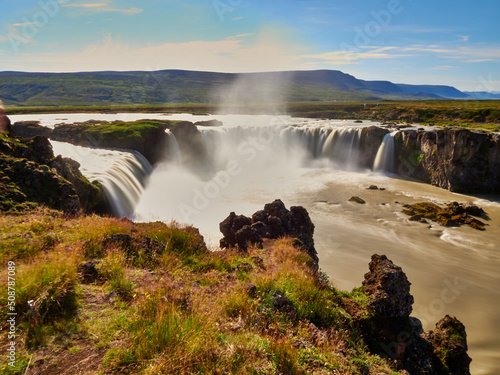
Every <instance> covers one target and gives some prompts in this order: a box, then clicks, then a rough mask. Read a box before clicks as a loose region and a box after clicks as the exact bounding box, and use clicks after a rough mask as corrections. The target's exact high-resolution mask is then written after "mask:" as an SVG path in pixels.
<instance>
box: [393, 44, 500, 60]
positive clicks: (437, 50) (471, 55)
mask: <svg viewBox="0 0 500 375" xmlns="http://www.w3.org/2000/svg"><path fill="white" fill-rule="evenodd" d="M402 50H403V51H407V52H429V53H433V54H436V55H438V57H441V58H449V59H457V60H463V61H466V62H481V61H498V60H500V48H499V47H498V46H491V47H483V46H480V47H464V46H462V47H458V48H450V47H442V46H428V47H425V46H420V45H415V46H410V47H405V48H403V49H402Z"/></svg>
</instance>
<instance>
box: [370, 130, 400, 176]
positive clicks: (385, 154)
mask: <svg viewBox="0 0 500 375" xmlns="http://www.w3.org/2000/svg"><path fill="white" fill-rule="evenodd" d="M396 133H397V131H396V132H392V133H387V134H386V135H385V136H384V139H383V140H382V144H381V145H380V147H379V149H378V151H377V156H376V157H375V161H374V163H373V170H374V171H375V172H385V173H394V136H395V135H396Z"/></svg>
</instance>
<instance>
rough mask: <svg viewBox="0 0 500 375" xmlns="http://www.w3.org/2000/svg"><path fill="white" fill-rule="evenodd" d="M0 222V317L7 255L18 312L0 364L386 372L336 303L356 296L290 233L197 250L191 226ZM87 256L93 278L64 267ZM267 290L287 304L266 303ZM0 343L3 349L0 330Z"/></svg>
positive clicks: (358, 299)
mask: <svg viewBox="0 0 500 375" xmlns="http://www.w3.org/2000/svg"><path fill="white" fill-rule="evenodd" d="M0 228H1V229H0V258H1V259H2V262H1V263H2V264H3V265H4V269H2V270H1V271H0V290H1V293H0V306H1V310H0V315H1V318H2V322H6V320H7V313H8V312H9V310H8V303H7V302H8V301H7V300H8V293H7V286H8V272H9V270H8V267H7V266H6V265H7V262H8V261H10V262H14V263H15V266H14V269H15V276H14V277H15V312H16V313H17V314H18V315H17V322H16V324H17V332H16V333H17V337H16V339H15V341H16V360H15V367H12V366H10V365H9V364H8V363H6V362H4V361H2V362H1V363H0V373H2V374H29V373H44V374H61V373H63V372H64V373H67V374H74V373H86V374H111V373H113V374H116V373H133V374H326V373H332V372H333V371H337V372H336V373H340V374H377V373H378V374H380V373H384V374H395V373H396V372H395V371H394V370H393V369H391V367H390V366H389V364H388V363H387V362H386V361H385V360H383V359H381V358H379V357H378V356H374V355H372V354H370V353H369V352H368V350H367V347H366V345H365V343H364V341H363V338H362V337H361V335H360V333H359V332H358V330H357V329H356V327H355V326H354V324H353V322H352V317H351V316H350V315H349V313H348V312H347V311H346V310H345V309H344V308H343V306H346V304H348V305H349V306H350V311H352V308H353V306H357V308H356V310H357V314H356V315H357V318H358V319H360V317H361V318H362V317H367V316H368V314H369V313H368V310H367V303H368V297H367V296H366V295H365V294H364V293H363V292H362V291H361V290H360V289H357V290H354V291H353V292H352V293H346V292H342V291H339V290H336V289H335V288H334V287H333V286H332V285H330V284H329V283H328V281H327V279H326V278H325V277H320V278H319V279H318V277H317V276H315V275H313V273H312V272H311V270H310V268H309V263H310V258H309V257H308V256H307V255H305V254H304V253H301V252H300V251H299V250H297V249H296V248H294V247H293V240H291V239H282V240H277V241H269V242H266V243H265V246H264V249H250V250H249V252H248V253H245V254H241V253H236V252H234V251H217V252H211V251H208V250H207V248H206V246H205V244H204V242H203V239H202V238H201V236H200V235H199V234H198V231H197V230H196V229H194V228H192V227H179V226H178V225H177V224H175V223H172V224H170V225H166V224H163V223H158V222H157V223H143V224H139V223H135V224H134V223H132V222H130V221H128V220H119V219H113V218H103V217H99V216H77V217H68V216H64V214H62V213H61V212H58V211H52V210H48V209H42V208H38V209H37V210H35V211H31V212H28V213H25V214H22V215H7V214H0ZM113 235H114V236H113ZM117 239H118V240H117ZM120 239H121V240H120ZM89 260H96V261H97V262H95V264H96V266H95V268H96V270H97V274H95V275H94V276H95V278H94V279H95V280H90V281H94V282H90V281H89V280H88V279H87V280H85V278H84V277H83V276H82V274H81V273H79V271H78V270H79V266H80V265H81V264H82V262H86V261H89ZM14 263H11V264H14ZM11 269H12V268H11ZM11 285H12V284H11ZM280 295H283V296H286V297H287V298H288V299H289V301H291V304H292V305H293V308H290V306H289V308H288V309H286V308H285V309H283V308H281V309H280V308H276V302H275V299H276V296H280ZM28 301H31V302H30V304H31V306H32V307H31V308H30V307H29V304H28ZM285 305H286V304H285ZM3 324H5V323H3ZM0 342H1V345H2V347H1V350H2V352H3V353H5V352H6V351H7V348H6V347H7V344H6V343H7V342H9V340H8V339H7V330H6V329H3V330H2V332H1V335H0ZM4 358H5V357H4Z"/></svg>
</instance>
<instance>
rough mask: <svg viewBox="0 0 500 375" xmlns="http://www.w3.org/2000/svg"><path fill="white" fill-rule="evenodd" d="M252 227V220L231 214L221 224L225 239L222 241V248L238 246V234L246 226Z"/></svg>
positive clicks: (220, 227)
mask: <svg viewBox="0 0 500 375" xmlns="http://www.w3.org/2000/svg"><path fill="white" fill-rule="evenodd" d="M250 225H252V219H250V218H248V217H246V216H243V215H236V214H235V213H234V212H231V213H230V214H229V216H228V217H227V218H226V219H225V220H224V221H222V222H221V223H220V224H219V229H220V231H221V233H222V235H223V236H224V238H222V239H221V240H220V246H221V247H222V248H225V247H234V246H236V245H237V244H238V241H237V240H236V233H237V232H238V231H239V230H240V229H242V228H243V227H244V226H250ZM244 245H246V244H244Z"/></svg>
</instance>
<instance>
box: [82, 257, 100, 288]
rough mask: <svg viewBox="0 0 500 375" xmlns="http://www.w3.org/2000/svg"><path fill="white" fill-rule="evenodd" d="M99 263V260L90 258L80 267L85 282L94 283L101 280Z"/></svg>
mask: <svg viewBox="0 0 500 375" xmlns="http://www.w3.org/2000/svg"><path fill="white" fill-rule="evenodd" d="M99 263H100V261H99V260H89V261H88V262H85V263H83V264H81V265H80V266H79V267H78V273H79V274H80V277H81V278H82V279H83V282H84V283H87V284H92V283H95V282H96V281H98V280H99V278H100V274H99V271H98V270H97V268H96V265H98V264H99Z"/></svg>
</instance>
